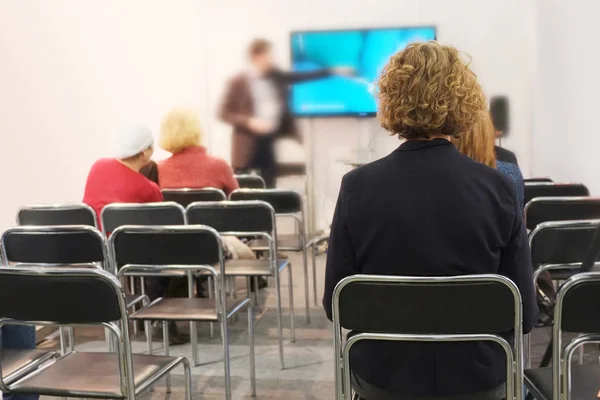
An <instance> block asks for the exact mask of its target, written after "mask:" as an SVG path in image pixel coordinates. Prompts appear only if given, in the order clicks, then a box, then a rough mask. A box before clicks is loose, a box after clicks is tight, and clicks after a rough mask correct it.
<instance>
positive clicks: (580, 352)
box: [579, 344, 584, 365]
mask: <svg viewBox="0 0 600 400" xmlns="http://www.w3.org/2000/svg"><path fill="white" fill-rule="evenodd" d="M583 346H584V345H583V344H582V345H581V346H579V364H580V365H581V364H583V355H584V350H583Z"/></svg>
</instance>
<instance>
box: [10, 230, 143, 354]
mask: <svg viewBox="0 0 600 400" xmlns="http://www.w3.org/2000/svg"><path fill="white" fill-rule="evenodd" d="M0 241H1V247H2V254H3V261H4V263H5V266H9V265H11V264H36V265H40V266H55V265H82V266H83V267H85V266H87V265H89V264H94V265H95V266H98V267H100V268H102V269H105V270H107V271H110V272H111V273H113V274H116V270H115V269H113V268H111V266H110V264H109V262H108V254H107V249H106V245H105V242H104V237H103V236H102V234H101V233H100V231H98V230H97V229H96V228H93V227H91V226H83V225H72V226H21V227H15V228H11V229H8V230H7V231H5V232H4V234H3V235H2V238H1V239H0ZM147 301H148V298H147V297H146V296H145V295H143V294H142V295H137V296H136V295H135V294H128V295H127V306H128V307H133V306H135V305H137V304H138V303H144V302H147ZM69 336H70V340H71V343H70V346H71V347H73V346H74V342H73V332H72V331H71V332H70V335H69ZM61 346H62V350H63V353H64V351H65V348H66V347H65V346H66V344H65V342H64V338H62V336H61Z"/></svg>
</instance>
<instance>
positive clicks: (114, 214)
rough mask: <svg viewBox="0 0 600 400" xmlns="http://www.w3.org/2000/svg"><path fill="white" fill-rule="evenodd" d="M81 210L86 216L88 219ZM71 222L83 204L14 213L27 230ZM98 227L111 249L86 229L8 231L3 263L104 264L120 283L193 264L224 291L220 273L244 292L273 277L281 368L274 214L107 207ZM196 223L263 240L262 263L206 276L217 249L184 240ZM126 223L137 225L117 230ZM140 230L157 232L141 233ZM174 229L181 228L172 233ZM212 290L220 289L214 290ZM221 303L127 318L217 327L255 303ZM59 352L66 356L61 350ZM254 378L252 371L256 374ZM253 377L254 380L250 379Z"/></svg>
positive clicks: (248, 207)
mask: <svg viewBox="0 0 600 400" xmlns="http://www.w3.org/2000/svg"><path fill="white" fill-rule="evenodd" d="M84 211H87V213H85V212H84ZM74 216H77V217H83V216H86V218H89V217H90V210H89V209H87V208H86V207H85V206H83V205H80V206H75V205H69V206H68V207H67V206H65V207H27V208H24V209H22V210H21V211H20V212H19V217H18V219H19V221H20V222H21V223H25V224H27V223H29V224H33V223H40V222H43V224H44V225H47V224H48V223H49V222H53V223H59V224H60V223H61V222H62V223H65V222H70V223H73V222H75V221H73V220H72V219H71V218H75V217H74ZM92 216H93V214H92ZM67 217H68V218H67ZM66 219H68V221H66ZM59 220H60V221H59ZM102 220H103V222H104V227H105V230H110V231H112V234H111V235H110V238H109V246H108V250H107V247H106V246H105V245H104V243H103V240H104V236H103V235H102V234H101V233H100V232H98V231H97V230H96V229H95V228H93V227H90V226H81V225H71V226H43V227H31V226H24V227H19V228H13V229H10V230H8V231H7V232H5V234H4V236H3V240H2V250H3V254H4V255H5V257H4V258H5V261H6V262H10V263H13V264H14V263H35V264H38V265H39V264H45V265H48V264H50V265H52V264H54V265H56V264H71V265H72V264H83V263H97V264H100V265H104V267H105V268H106V269H107V270H109V271H110V272H112V273H113V274H119V275H120V276H123V275H124V274H128V275H131V274H134V275H138V276H139V275H142V276H146V275H147V274H150V275H152V274H156V273H158V272H163V273H164V272H165V271H168V272H171V273H172V272H175V271H174V269H176V270H178V272H179V273H180V274H181V273H182V272H189V271H190V270H193V271H197V270H199V269H202V268H198V267H197V266H198V265H203V264H207V265H209V266H211V265H212V267H207V268H206V269H204V271H205V273H209V274H211V275H212V276H213V279H214V281H215V282H221V285H224V282H225V279H221V280H218V279H217V278H218V273H220V274H221V276H224V277H234V276H244V277H246V279H247V286H248V287H250V282H249V280H250V278H251V277H255V276H265V275H268V276H273V277H274V278H275V281H276V297H277V314H278V315H277V316H278V333H279V338H278V339H279V349H280V359H281V364H282V368H283V366H284V358H283V332H282V310H281V299H280V297H281V296H280V288H279V286H280V284H279V273H280V271H281V270H283V269H284V268H286V267H289V262H288V261H287V260H277V251H278V249H277V243H276V242H275V241H274V240H273V238H274V237H276V236H277V233H276V223H275V211H274V209H273V207H272V206H271V205H270V204H269V203H266V202H262V201H225V202H202V203H194V204H191V205H190V206H188V208H187V210H184V209H183V207H181V206H180V205H179V204H176V203H155V204H140V205H137V204H120V205H109V206H107V207H106V208H105V211H104V212H103V215H102ZM186 223H187V224H194V225H188V226H184V225H183V224H186ZM200 223H201V224H204V225H209V226H212V227H213V228H216V229H217V230H218V231H220V233H221V234H223V235H235V236H242V237H245V238H248V237H252V238H257V237H259V238H261V239H262V240H263V241H264V242H265V244H266V249H267V252H268V257H267V259H264V260H227V261H224V263H223V265H222V266H220V267H219V268H217V269H214V270H211V269H210V268H214V263H215V262H216V260H214V259H213V260H211V259H210V258H208V259H207V258H206V257H207V254H208V253H207V252H209V251H210V250H211V249H214V246H212V247H211V246H204V245H202V243H201V242H200V241H199V240H196V239H194V238H192V237H189V238H188V239H186V240H184V239H185V237H186V235H191V234H193V233H194V232H193V229H199V228H197V227H196V224H200ZM126 224H134V225H138V226H137V227H127V226H122V225H126ZM139 225H155V226H141V227H140V226H139ZM156 225H168V226H156ZM174 225H182V226H179V227H177V226H174ZM190 230H192V231H190ZM196 234H199V232H196ZM161 238H162V239H161ZM161 240H164V241H161ZM165 265H176V266H177V267H174V268H167V267H165V268H163V267H161V266H165ZM184 266H185V267H184ZM119 267H120V268H119ZM217 271H219V272H217ZM288 277H289V290H290V310H291V312H290V314H291V321H292V325H291V328H292V329H291V330H292V340H294V325H293V318H294V314H293V302H292V299H293V292H292V287H293V285H292V280H291V274H288ZM190 282H191V280H190ZM216 286H217V287H219V285H216ZM142 287H143V285H142ZM218 293H225V289H224V287H221V290H220V291H218ZM191 294H192V293H191V291H190V295H191ZM128 297H129V298H127V302H126V304H127V306H128V307H130V306H131V305H133V304H134V301H137V299H136V296H133V295H130V296H128ZM142 298H143V296H142ZM220 298H221V297H220V296H219V295H218V294H217V296H216V298H215V300H213V303H211V304H209V307H208V308H209V309H212V310H215V312H211V313H210V315H208V314H207V313H206V311H201V312H200V310H201V309H202V310H205V309H206V307H200V306H203V305H206V304H199V302H198V301H196V300H193V301H192V300H190V299H183V300H176V299H172V300H167V299H163V300H162V301H161V302H159V303H157V304H154V303H153V304H150V305H149V306H148V305H147V302H146V303H145V304H144V308H143V309H142V310H141V311H138V312H136V313H134V314H133V315H132V319H137V320H144V321H148V320H163V321H167V320H169V319H170V320H172V319H176V320H193V321H210V322H221V325H222V324H223V323H226V320H227V319H229V318H230V317H232V316H233V315H234V314H235V312H237V311H239V310H241V309H242V308H244V307H247V306H248V302H250V303H252V301H253V300H252V298H251V296H250V293H248V296H247V297H246V298H243V299H241V300H240V301H238V302H236V303H235V304H234V306H233V308H231V307H230V308H228V309H223V310H220V309H219V307H227V306H226V304H227V303H226V302H223V304H222V305H221V306H219V304H218V301H219V299H220ZM198 300H202V299H198ZM171 303H172V304H171ZM175 303H177V304H175ZM252 305H253V304H252ZM215 307H216V308H215ZM251 308H252V307H250V309H251ZM217 315H226V316H227V318H222V319H220V320H219V321H217V319H218V318H217ZM249 318H250V317H249ZM163 326H165V325H163ZM252 328H253V324H250V322H249V331H250V332H249V333H250V336H251V337H253V334H252ZM146 329H147V332H148V333H149V332H150V329H149V328H148V326H147V328H146ZM191 331H192V337H193V338H192V347H193V357H194V364H195V365H197V364H198V359H197V344H195V342H196V341H195V338H194V336H195V332H196V330H195V323H192V325H191ZM221 333H222V338H223V341H224V343H225V345H224V348H225V349H227V345H226V341H227V335H226V329H224V328H223V327H222V330H221ZM167 335H168V332H165V335H164V336H165V348H166V349H168V339H166V338H167V337H168V336H167ZM252 343H253V339H251V346H252ZM148 349H149V350H148V352H149V353H151V351H152V350H151V337H149V339H148ZM63 350H65V349H64V348H63ZM251 354H252V352H251ZM224 356H225V359H226V362H225V364H226V376H229V375H228V374H229V372H228V368H229V367H228V353H226V354H225V355H224ZM251 358H253V357H251ZM252 364H253V361H252ZM251 371H254V369H253V367H252V368H251ZM252 375H254V373H253V372H252ZM226 386H227V390H228V393H230V390H231V389H230V383H229V381H228V380H227V382H226Z"/></svg>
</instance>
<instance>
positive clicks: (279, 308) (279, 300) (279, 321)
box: [275, 270, 285, 369]
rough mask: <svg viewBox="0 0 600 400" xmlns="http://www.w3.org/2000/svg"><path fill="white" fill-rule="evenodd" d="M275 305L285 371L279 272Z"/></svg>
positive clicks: (281, 357) (278, 336) (276, 282)
mask: <svg viewBox="0 0 600 400" xmlns="http://www.w3.org/2000/svg"><path fill="white" fill-rule="evenodd" d="M275 303H276V304H277V340H278V341H279V361H280V362H281V369H285V363H284V360H283V321H282V319H283V316H282V315H281V314H282V311H281V284H280V282H279V271H278V270H277V271H275Z"/></svg>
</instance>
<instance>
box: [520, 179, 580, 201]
mask: <svg viewBox="0 0 600 400" xmlns="http://www.w3.org/2000/svg"><path fill="white" fill-rule="evenodd" d="M589 195H590V191H589V190H588V188H587V187H586V186H585V185H583V184H581V183H526V184H525V204H527V203H529V202H530V201H531V200H533V199H535V198H536V197H583V196H589Z"/></svg>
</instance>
